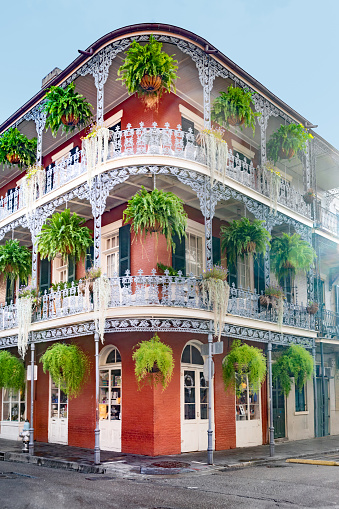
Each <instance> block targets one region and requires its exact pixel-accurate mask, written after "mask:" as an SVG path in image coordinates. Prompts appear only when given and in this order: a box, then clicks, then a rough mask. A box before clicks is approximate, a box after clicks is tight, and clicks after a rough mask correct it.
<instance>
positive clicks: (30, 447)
mask: <svg viewBox="0 0 339 509" xmlns="http://www.w3.org/2000/svg"><path fill="white" fill-rule="evenodd" d="M34 352H35V343H33V342H32V343H31V426H30V428H29V444H28V453H29V454H30V455H31V456H33V455H34V423H33V417H34Z"/></svg>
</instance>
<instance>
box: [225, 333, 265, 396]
mask: <svg viewBox="0 0 339 509" xmlns="http://www.w3.org/2000/svg"><path fill="white" fill-rule="evenodd" d="M222 373H223V380H224V384H225V390H227V389H230V390H231V391H234V390H235V393H236V395H237V396H240V395H241V388H240V384H241V382H244V380H245V379H246V375H247V377H248V383H249V386H250V388H251V389H252V390H253V391H254V392H257V391H258V390H259V389H260V387H261V384H262V383H263V381H264V380H265V377H266V358H265V356H264V354H263V352H262V350H260V349H259V348H256V347H254V346H249V345H247V344H246V343H244V344H243V345H242V344H241V342H240V340H239V339H236V340H234V341H233V343H232V346H231V350H230V353H229V354H228V355H226V357H225V358H224V360H223V361H222ZM236 375H237V383H236Z"/></svg>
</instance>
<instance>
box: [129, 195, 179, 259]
mask: <svg viewBox="0 0 339 509" xmlns="http://www.w3.org/2000/svg"><path fill="white" fill-rule="evenodd" d="M123 217H124V221H125V223H129V222H131V225H132V229H133V231H134V233H135V235H138V234H139V233H141V232H143V233H144V236H145V237H146V236H147V235H152V234H153V233H155V234H156V235H158V234H159V233H162V234H163V235H165V237H166V241H167V246H168V248H170V247H171V246H172V249H173V251H174V250H175V243H174V242H173V235H174V234H177V235H178V237H179V239H181V238H182V237H183V236H184V235H185V229H186V224H187V214H186V212H185V211H184V207H183V202H182V200H181V199H180V198H178V196H176V195H175V194H173V193H171V192H167V193H165V192H164V191H162V190H159V189H154V190H153V191H152V192H150V193H149V192H148V191H147V189H145V188H144V186H142V187H141V189H140V191H138V192H137V193H136V194H135V195H134V196H133V197H132V198H131V199H130V200H129V201H128V205H127V208H126V209H125V210H124V215H123Z"/></svg>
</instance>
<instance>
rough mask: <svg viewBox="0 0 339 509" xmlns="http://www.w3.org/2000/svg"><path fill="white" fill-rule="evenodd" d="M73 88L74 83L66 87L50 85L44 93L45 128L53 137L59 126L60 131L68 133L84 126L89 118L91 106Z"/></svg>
mask: <svg viewBox="0 0 339 509" xmlns="http://www.w3.org/2000/svg"><path fill="white" fill-rule="evenodd" d="M74 89H75V83H70V84H69V85H68V86H67V87H66V88H62V87H51V88H50V89H49V90H48V92H47V94H46V103H45V105H44V111H45V113H47V118H46V130H47V129H48V128H50V129H51V131H52V135H53V136H54V138H55V137H56V135H57V133H58V130H59V128H60V126H62V133H68V132H71V131H74V129H75V128H76V127H77V128H78V129H81V128H83V127H85V126H86V125H87V124H88V123H89V122H90V120H91V117H92V112H91V108H93V106H92V105H91V104H90V103H88V102H87V101H86V100H85V98H84V96H83V95H81V94H79V93H78V92H75V91H74Z"/></svg>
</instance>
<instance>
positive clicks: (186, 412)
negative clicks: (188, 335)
mask: <svg viewBox="0 0 339 509" xmlns="http://www.w3.org/2000/svg"><path fill="white" fill-rule="evenodd" d="M203 367H204V360H203V358H202V356H201V354H200V350H199V349H198V348H197V346H195V345H194V344H188V345H186V347H185V348H184V351H183V354H182V358H181V451H182V452H189V451H205V450H207V430H208V381H207V380H206V379H205V376H204V370H203ZM212 403H213V402H212Z"/></svg>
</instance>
